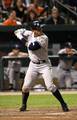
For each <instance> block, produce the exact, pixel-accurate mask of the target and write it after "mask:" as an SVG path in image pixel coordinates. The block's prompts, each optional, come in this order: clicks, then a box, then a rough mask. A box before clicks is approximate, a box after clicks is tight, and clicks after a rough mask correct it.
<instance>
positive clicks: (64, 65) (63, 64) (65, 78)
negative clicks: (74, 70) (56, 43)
mask: <svg viewBox="0 0 77 120" xmlns="http://www.w3.org/2000/svg"><path fill="white" fill-rule="evenodd" d="M71 51H72V52H73V54H75V53H77V51H76V50H75V49H73V48H71ZM58 54H59V55H60V54H67V52H66V48H63V49H61V50H60V51H59V52H58ZM72 63H73V59H71V57H70V56H67V57H64V58H63V59H60V61H59V65H58V68H57V71H58V79H59V83H60V86H61V87H64V86H66V88H71V85H72V76H71V72H70V70H71V67H72Z"/></svg>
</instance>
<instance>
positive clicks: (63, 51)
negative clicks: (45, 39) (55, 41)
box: [58, 48, 66, 54]
mask: <svg viewBox="0 0 77 120" xmlns="http://www.w3.org/2000/svg"><path fill="white" fill-rule="evenodd" d="M65 51H66V49H65V48H63V49H60V50H59V52H58V54H62V53H65Z"/></svg>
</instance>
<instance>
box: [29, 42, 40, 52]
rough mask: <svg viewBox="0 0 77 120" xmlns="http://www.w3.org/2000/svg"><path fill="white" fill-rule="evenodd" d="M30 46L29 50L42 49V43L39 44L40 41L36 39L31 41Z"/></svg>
mask: <svg viewBox="0 0 77 120" xmlns="http://www.w3.org/2000/svg"><path fill="white" fill-rule="evenodd" d="M28 48H29V50H32V51H34V50H38V49H40V48H41V45H40V44H39V42H38V41H34V42H31V43H30V44H29V46H28Z"/></svg>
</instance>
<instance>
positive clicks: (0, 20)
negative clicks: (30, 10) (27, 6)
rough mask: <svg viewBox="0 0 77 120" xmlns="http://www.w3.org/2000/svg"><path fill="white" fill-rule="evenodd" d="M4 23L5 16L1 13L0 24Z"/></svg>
mask: <svg viewBox="0 0 77 120" xmlns="http://www.w3.org/2000/svg"><path fill="white" fill-rule="evenodd" d="M2 22H3V15H2V12H0V24H2Z"/></svg>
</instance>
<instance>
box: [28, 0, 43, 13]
mask: <svg viewBox="0 0 77 120" xmlns="http://www.w3.org/2000/svg"><path fill="white" fill-rule="evenodd" d="M30 10H34V11H35V12H36V13H37V15H40V14H41V13H42V12H43V11H44V8H43V7H41V6H39V5H38V0H34V1H33V3H32V4H30V5H29V7H28V11H30Z"/></svg>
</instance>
